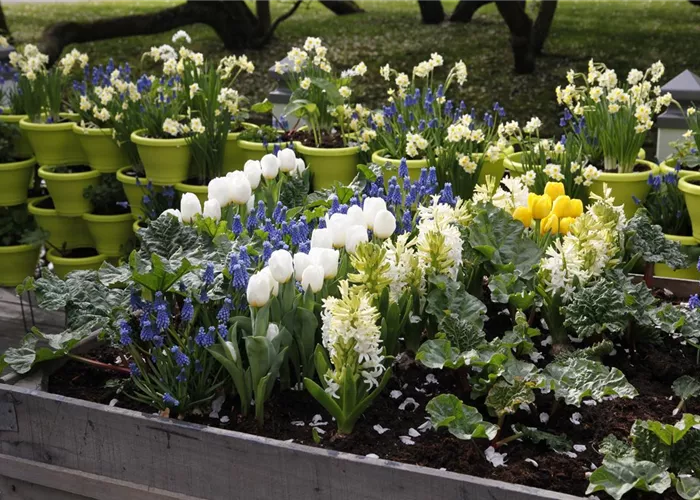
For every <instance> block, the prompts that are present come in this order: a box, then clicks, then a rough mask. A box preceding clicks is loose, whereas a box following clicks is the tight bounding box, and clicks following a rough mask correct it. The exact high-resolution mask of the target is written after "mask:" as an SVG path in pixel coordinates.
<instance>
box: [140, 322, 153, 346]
mask: <svg viewBox="0 0 700 500" xmlns="http://www.w3.org/2000/svg"><path fill="white" fill-rule="evenodd" d="M155 335H156V332H155V331H154V330H153V325H152V324H151V320H150V319H148V316H142V319H141V340H143V341H144V342H148V341H151V340H153V337H155Z"/></svg>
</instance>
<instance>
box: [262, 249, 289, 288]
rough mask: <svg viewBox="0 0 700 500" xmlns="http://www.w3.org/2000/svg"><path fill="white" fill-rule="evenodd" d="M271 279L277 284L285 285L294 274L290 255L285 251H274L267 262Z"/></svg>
mask: <svg viewBox="0 0 700 500" xmlns="http://www.w3.org/2000/svg"><path fill="white" fill-rule="evenodd" d="M268 265H269V266H270V272H271V273H272V277H273V278H275V280H276V281H278V282H279V283H286V282H287V281H289V278H291V277H292V274H293V273H294V261H293V259H292V254H290V253H289V252H288V251H286V250H275V251H274V252H272V255H270V260H269V261H268Z"/></svg>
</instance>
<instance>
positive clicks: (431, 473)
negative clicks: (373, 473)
mask: <svg viewBox="0 0 700 500" xmlns="http://www.w3.org/2000/svg"><path fill="white" fill-rule="evenodd" d="M3 392H5V393H8V394H10V396H12V395H13V394H18V395H22V397H24V398H26V397H33V398H44V399H48V400H51V401H56V402H58V403H63V404H69V405H73V406H77V407H81V408H84V409H86V410H88V411H93V412H102V413H107V414H112V415H120V416H122V417H125V418H131V419H134V420H135V422H136V424H137V425H138V424H140V425H144V426H147V427H150V428H152V429H155V430H160V431H162V432H165V433H173V434H175V433H177V432H181V433H185V434H187V433H192V432H196V433H199V432H201V433H205V434H209V435H211V436H212V437H216V438H225V439H236V440H240V441H243V442H245V443H247V444H249V445H250V446H264V447H270V448H277V449H286V450H290V451H292V452H295V453H298V454H300V455H302V456H303V455H307V456H308V457H309V458H312V459H323V460H332V461H340V462H345V463H347V464H348V465H360V464H361V465H365V466H366V465H371V466H373V467H377V468H379V469H384V470H386V471H387V472H389V471H397V470H398V471H400V472H403V473H406V474H410V475H412V476H414V480H417V481H420V480H423V479H434V480H438V481H454V482H458V483H467V484H472V485H474V486H477V487H480V488H482V489H484V490H489V491H490V492H491V493H490V495H491V496H492V497H493V498H509V495H514V498H523V497H527V498H532V499H543V500H581V498H582V497H577V496H573V495H567V494H564V493H560V492H556V491H550V490H545V489H541V488H536V487H532V486H525V485H519V484H514V483H507V482H504V481H498V480H494V479H486V478H481V477H477V476H471V475H468V474H461V473H458V472H451V471H441V470H438V469H432V468H429V467H423V466H419V465H413V464H405V463H401V462H395V461H392V460H386V459H376V458H370V457H366V456H361V455H355V454H352V453H346V452H340V451H335V450H327V449H323V448H316V447H312V446H307V445H303V444H298V443H289V442H286V441H279V440H277V439H272V438H267V437H263V436H256V435H254V434H246V433H243V432H238V431H233V430H226V429H219V428H216V427H209V426H205V425H200V424H195V423H190V422H183V421H180V420H176V419H169V418H163V417H160V416H158V415H156V414H148V413H141V412H137V411H133V410H129V409H126V408H117V407H112V406H106V405H101V404H98V403H92V402H90V401H83V400H80V399H75V398H71V397H68V396H61V395H57V394H51V393H47V392H43V391H40V390H32V389H27V388H24V387H18V386H10V385H4V384H0V394H1V393H3ZM81 474H82V473H81ZM20 479H21V478H20ZM496 491H497V492H499V493H502V494H503V495H504V496H501V495H499V496H494V493H493V492H496ZM122 498H123V497H122ZM175 498H177V497H175ZM185 498H189V497H185ZM120 500H121V499H120Z"/></svg>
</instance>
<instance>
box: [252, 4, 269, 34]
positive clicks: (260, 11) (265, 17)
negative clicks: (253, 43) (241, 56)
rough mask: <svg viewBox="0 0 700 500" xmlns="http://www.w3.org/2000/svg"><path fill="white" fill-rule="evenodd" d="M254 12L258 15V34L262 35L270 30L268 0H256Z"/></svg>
mask: <svg viewBox="0 0 700 500" xmlns="http://www.w3.org/2000/svg"><path fill="white" fill-rule="evenodd" d="M255 13H256V14H257V16H258V30H257V34H258V36H262V35H264V34H265V33H267V32H268V31H269V30H270V26H271V25H272V16H271V14H270V2H269V1H268V0H256V2H255Z"/></svg>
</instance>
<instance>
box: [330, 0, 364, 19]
mask: <svg viewBox="0 0 700 500" xmlns="http://www.w3.org/2000/svg"><path fill="white" fill-rule="evenodd" d="M319 1H320V2H321V4H323V6H324V7H326V8H328V9H330V10H332V11H333V13H334V14H337V15H339V16H345V15H347V14H360V13H362V12H364V11H365V10H364V9H363V8H362V7H360V6H359V5H357V2H340V1H333V0H319Z"/></svg>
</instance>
